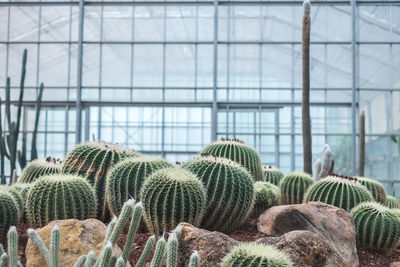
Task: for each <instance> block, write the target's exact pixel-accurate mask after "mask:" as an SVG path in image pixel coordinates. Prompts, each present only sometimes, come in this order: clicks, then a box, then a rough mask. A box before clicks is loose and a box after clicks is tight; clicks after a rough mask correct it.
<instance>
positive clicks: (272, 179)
mask: <svg viewBox="0 0 400 267" xmlns="http://www.w3.org/2000/svg"><path fill="white" fill-rule="evenodd" d="M263 172H264V177H265V178H264V181H265V182H269V183H271V184H274V185H279V182H280V181H281V179H282V178H283V176H284V175H283V172H281V170H279V169H278V168H275V167H273V166H264V167H263Z"/></svg>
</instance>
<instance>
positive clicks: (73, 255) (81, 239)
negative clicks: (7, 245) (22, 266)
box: [25, 219, 121, 267]
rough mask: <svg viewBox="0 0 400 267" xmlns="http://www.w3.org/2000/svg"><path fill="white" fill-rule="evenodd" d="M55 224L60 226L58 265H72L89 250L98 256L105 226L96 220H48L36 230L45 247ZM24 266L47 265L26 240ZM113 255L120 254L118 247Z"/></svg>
mask: <svg viewBox="0 0 400 267" xmlns="http://www.w3.org/2000/svg"><path fill="white" fill-rule="evenodd" d="M56 224H57V226H58V227H59V228H60V266H74V263H75V262H76V260H77V259H78V258H79V257H80V256H81V255H84V254H88V253H89V252H90V251H94V252H95V253H96V256H99V254H100V251H101V249H102V247H103V243H104V238H105V235H106V226H105V225H104V224H103V223H102V222H100V221H98V220H96V219H88V220H85V221H79V220H74V219H70V220H59V221H53V222H50V223H49V224H48V225H46V226H45V227H43V228H41V229H38V230H37V232H38V234H39V235H40V237H41V238H42V239H43V241H44V243H45V244H46V246H47V247H49V243H50V235H51V230H52V229H53V227H54V226H55V225H56ZM25 254H26V266H27V267H29V266H47V265H46V262H45V260H44V258H43V256H42V254H41V253H40V252H39V249H38V248H37V247H36V246H35V244H33V242H32V240H30V239H29V240H28V244H27V246H26V250H25ZM113 254H114V255H118V256H119V255H121V250H120V249H119V248H118V247H115V248H114V252H113Z"/></svg>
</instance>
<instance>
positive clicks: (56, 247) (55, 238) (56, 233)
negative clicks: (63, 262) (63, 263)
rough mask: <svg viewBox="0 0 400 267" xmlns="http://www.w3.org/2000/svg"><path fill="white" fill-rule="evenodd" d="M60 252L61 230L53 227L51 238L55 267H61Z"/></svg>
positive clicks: (52, 261) (52, 258) (52, 257)
mask: <svg viewBox="0 0 400 267" xmlns="http://www.w3.org/2000/svg"><path fill="white" fill-rule="evenodd" d="M59 251H60V228H58V227H57V225H56V226H55V227H53V229H52V230H51V236H50V252H51V263H52V265H53V267H59V266H60V262H59Z"/></svg>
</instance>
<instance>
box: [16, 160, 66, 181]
mask: <svg viewBox="0 0 400 267" xmlns="http://www.w3.org/2000/svg"><path fill="white" fill-rule="evenodd" d="M60 170H61V161H59V160H56V159H53V158H50V157H48V158H45V159H37V160H34V161H31V162H30V163H28V165H26V167H25V168H24V169H23V170H22V174H21V176H20V177H19V179H18V183H19V184H23V183H33V182H35V181H36V180H37V179H38V178H39V177H41V176H44V175H50V174H57V173H59V172H60Z"/></svg>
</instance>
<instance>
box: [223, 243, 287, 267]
mask: <svg viewBox="0 0 400 267" xmlns="http://www.w3.org/2000/svg"><path fill="white" fill-rule="evenodd" d="M221 266H222V267H258V266H263V267H291V266H293V263H292V262H291V260H290V259H289V258H288V257H287V256H286V255H285V254H284V253H283V252H281V251H279V250H278V249H276V248H274V247H272V246H268V245H263V244H256V243H242V244H239V245H237V246H235V247H233V248H232V249H231V251H230V252H229V253H228V254H227V255H226V256H225V257H224V258H223V260H222V262H221Z"/></svg>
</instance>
